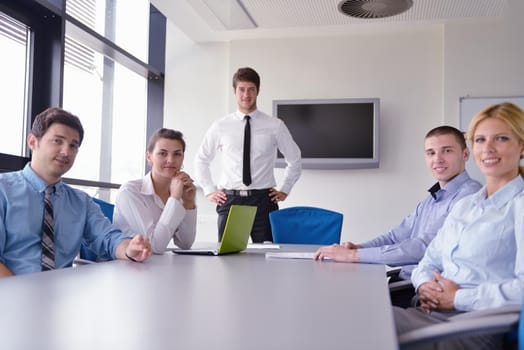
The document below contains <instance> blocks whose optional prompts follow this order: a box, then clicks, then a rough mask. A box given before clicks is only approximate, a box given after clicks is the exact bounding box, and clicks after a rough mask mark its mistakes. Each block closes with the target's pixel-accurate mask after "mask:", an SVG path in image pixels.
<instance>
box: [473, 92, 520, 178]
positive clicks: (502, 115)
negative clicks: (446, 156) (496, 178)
mask: <svg viewBox="0 0 524 350" xmlns="http://www.w3.org/2000/svg"><path fill="white" fill-rule="evenodd" d="M487 118H496V119H499V120H501V121H503V122H504V123H506V124H507V125H508V126H509V127H510V129H511V130H512V131H513V133H514V134H515V135H516V136H517V139H518V141H519V143H520V144H521V145H524V112H523V111H522V109H520V108H519V107H518V106H516V105H514V104H513V103H510V102H503V103H499V104H495V105H491V106H489V107H487V108H485V109H483V110H482V111H480V112H479V113H477V115H476V116H475V117H473V119H472V120H471V122H470V123H469V127H468V134H467V137H468V140H469V142H470V143H471V144H472V145H473V142H474V140H473V137H474V134H475V130H476V129H477V126H478V125H479V123H480V122H481V121H483V120H484V119H487ZM520 158H521V159H522V154H521V156H520ZM519 173H520V176H522V177H523V178H524V167H522V166H519Z"/></svg>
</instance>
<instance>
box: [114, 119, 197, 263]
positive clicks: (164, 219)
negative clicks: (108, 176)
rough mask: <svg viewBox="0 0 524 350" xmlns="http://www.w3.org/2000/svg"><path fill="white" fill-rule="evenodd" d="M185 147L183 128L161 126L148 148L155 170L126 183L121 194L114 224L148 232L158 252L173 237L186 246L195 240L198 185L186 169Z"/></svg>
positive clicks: (131, 230)
mask: <svg viewBox="0 0 524 350" xmlns="http://www.w3.org/2000/svg"><path fill="white" fill-rule="evenodd" d="M185 149H186V144H185V141H184V138H183V135H182V133H181V132H179V131H175V130H171V129H164V128H162V129H159V130H157V131H156V132H155V133H154V134H153V135H152V136H151V138H150V140H149V143H148V147H147V152H146V159H147V161H148V163H149V165H150V166H151V171H150V172H149V173H147V174H146V175H145V176H144V177H143V178H141V179H138V180H133V181H129V182H127V183H125V184H123V185H122V187H121V188H120V190H119V192H118V195H117V199H116V204H115V213H114V218H113V222H114V224H115V225H117V226H118V227H120V228H121V229H122V230H123V231H128V232H144V233H145V234H146V235H147V237H148V238H149V240H150V242H151V247H152V250H153V253H155V254H162V253H163V252H164V251H165V250H166V247H167V245H168V244H169V241H170V240H171V238H172V239H173V242H174V243H175V245H177V246H178V247H180V248H182V249H188V248H190V247H191V245H192V244H193V242H194V240H195V234H196V217H197V211H196V205H195V193H196V188H195V185H194V184H193V180H192V179H191V177H190V176H189V175H188V174H187V173H185V172H183V171H182V168H183V162H184V152H185Z"/></svg>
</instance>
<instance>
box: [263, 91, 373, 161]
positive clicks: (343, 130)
mask: <svg viewBox="0 0 524 350" xmlns="http://www.w3.org/2000/svg"><path fill="white" fill-rule="evenodd" d="M273 115H274V116H276V117H278V118H280V119H282V121H283V122H284V123H285V124H286V126H287V127H288V129H289V131H290V132H291V135H292V136H293V139H294V140H295V142H296V143H297V144H298V146H299V147H300V151H301V152H302V167H303V168H304V169H366V168H378V166H379V154H378V148H379V142H378V140H379V116H380V100H379V99H378V98H358V99H357V98H347V99H331V100H274V101H273ZM285 165H286V164H285V162H284V159H283V157H282V155H281V154H280V153H279V154H278V155H277V162H276V166H277V167H284V166H285Z"/></svg>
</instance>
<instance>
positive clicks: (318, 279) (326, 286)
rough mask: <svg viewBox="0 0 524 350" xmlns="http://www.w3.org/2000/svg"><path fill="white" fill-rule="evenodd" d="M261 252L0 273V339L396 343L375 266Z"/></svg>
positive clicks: (253, 345) (21, 342)
mask: <svg viewBox="0 0 524 350" xmlns="http://www.w3.org/2000/svg"><path fill="white" fill-rule="evenodd" d="M314 248H315V247H314V246H298V245H280V249H279V250H280V251H311V250H314ZM264 251H265V250H264V249H247V251H245V252H243V253H239V254H233V255H224V256H187V255H184V256H183V255H176V254H173V253H171V252H166V253H165V254H163V255H155V256H152V257H151V258H150V259H149V260H147V261H146V262H144V263H133V262H130V261H110V262H104V263H97V264H92V265H86V266H79V267H75V268H69V269H62V270H55V271H49V272H42V273H34V274H29V275H22V276H15V277H9V278H5V279H1V280H0V327H1V340H0V344H1V348H2V349H10V350H11V349H53V350H61V349H125V350H134V349H264V350H269V349H381V350H385V349H397V348H398V345H397V341H396V336H395V332H394V325H393V318H392V312H391V306H390V299H389V294H388V289H387V283H386V277H385V267H384V266H383V265H368V264H344V263H334V262H329V261H324V262H315V261H312V260H302V259H274V258H267V257H266V256H265V254H264Z"/></svg>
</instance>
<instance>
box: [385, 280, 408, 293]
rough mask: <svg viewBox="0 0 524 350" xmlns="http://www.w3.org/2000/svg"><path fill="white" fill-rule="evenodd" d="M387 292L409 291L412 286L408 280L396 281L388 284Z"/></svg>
mask: <svg viewBox="0 0 524 350" xmlns="http://www.w3.org/2000/svg"><path fill="white" fill-rule="evenodd" d="M388 287H389V292H390V293H392V292H398V291H400V290H405V289H410V288H413V284H411V281H410V280H403V281H397V282H391V283H390V284H388Z"/></svg>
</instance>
